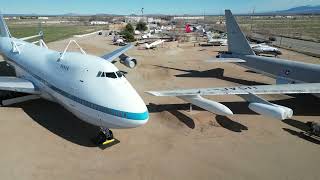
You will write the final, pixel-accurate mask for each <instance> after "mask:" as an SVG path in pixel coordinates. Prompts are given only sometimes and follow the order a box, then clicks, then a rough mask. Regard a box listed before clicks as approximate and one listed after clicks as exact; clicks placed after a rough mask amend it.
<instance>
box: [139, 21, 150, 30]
mask: <svg viewBox="0 0 320 180" xmlns="http://www.w3.org/2000/svg"><path fill="white" fill-rule="evenodd" d="M136 30H138V31H141V32H143V31H146V30H148V27H147V23H145V22H143V21H140V22H138V24H137V27H136Z"/></svg>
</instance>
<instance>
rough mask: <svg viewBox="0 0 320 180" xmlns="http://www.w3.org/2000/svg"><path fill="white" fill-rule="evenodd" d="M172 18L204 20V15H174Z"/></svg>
mask: <svg viewBox="0 0 320 180" xmlns="http://www.w3.org/2000/svg"><path fill="white" fill-rule="evenodd" d="M173 20H204V16H175V17H173Z"/></svg>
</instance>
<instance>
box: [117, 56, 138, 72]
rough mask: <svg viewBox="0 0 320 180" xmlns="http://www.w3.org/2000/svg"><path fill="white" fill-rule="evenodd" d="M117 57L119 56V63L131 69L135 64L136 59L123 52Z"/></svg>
mask: <svg viewBox="0 0 320 180" xmlns="http://www.w3.org/2000/svg"><path fill="white" fill-rule="evenodd" d="M119 58H120V63H121V64H123V65H125V66H127V67H128V68H131V69H133V68H135V67H136V66H137V60H136V59H135V58H132V57H130V56H127V55H125V54H122V55H121V56H119Z"/></svg>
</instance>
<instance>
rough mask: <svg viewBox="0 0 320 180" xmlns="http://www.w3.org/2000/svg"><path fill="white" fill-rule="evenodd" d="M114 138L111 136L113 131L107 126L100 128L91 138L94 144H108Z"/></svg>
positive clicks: (113, 140)
mask: <svg viewBox="0 0 320 180" xmlns="http://www.w3.org/2000/svg"><path fill="white" fill-rule="evenodd" d="M115 141H116V140H115V139H114V138H113V133H112V131H111V130H110V129H108V128H101V130H100V132H99V134H98V135H97V137H96V138H94V139H93V142H94V144H96V145H99V146H101V145H109V144H111V143H113V142H115Z"/></svg>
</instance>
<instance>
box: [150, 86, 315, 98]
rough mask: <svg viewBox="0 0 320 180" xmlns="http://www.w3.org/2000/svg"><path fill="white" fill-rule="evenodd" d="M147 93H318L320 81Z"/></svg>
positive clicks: (186, 94)
mask: <svg viewBox="0 0 320 180" xmlns="http://www.w3.org/2000/svg"><path fill="white" fill-rule="evenodd" d="M147 93H148V94H151V95H154V96H193V95H244V94H257V95H258V94H317V93H320V83H305V84H281V85H259V86H235V87H217V88H199V89H180V90H169V91H147Z"/></svg>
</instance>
